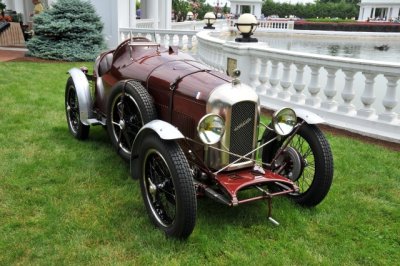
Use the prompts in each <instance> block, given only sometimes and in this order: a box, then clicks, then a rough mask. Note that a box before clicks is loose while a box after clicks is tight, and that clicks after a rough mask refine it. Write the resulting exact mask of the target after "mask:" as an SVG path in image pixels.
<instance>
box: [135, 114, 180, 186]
mask: <svg viewBox="0 0 400 266" xmlns="http://www.w3.org/2000/svg"><path fill="white" fill-rule="evenodd" d="M149 134H157V135H158V136H159V137H160V138H161V139H163V140H176V139H184V138H185V136H183V134H182V133H181V132H180V131H179V130H178V129H177V128H176V127H174V126H173V125H171V124H170V123H167V122H165V121H162V120H153V121H150V122H149V123H147V124H146V125H144V126H143V127H142V128H141V129H140V130H139V132H138V134H137V135H136V137H135V140H134V141H133V144H132V150H131V160H130V162H131V163H130V170H131V175H132V177H133V178H134V179H137V178H139V176H140V173H139V172H138V171H139V160H138V159H139V152H140V145H141V144H142V142H143V140H144V138H145V137H146V136H147V135H149Z"/></svg>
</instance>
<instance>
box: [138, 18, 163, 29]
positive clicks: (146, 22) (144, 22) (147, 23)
mask: <svg viewBox="0 0 400 266" xmlns="http://www.w3.org/2000/svg"><path fill="white" fill-rule="evenodd" d="M157 23H158V22H157V21H156V20H154V19H137V20H136V28H138V29H155V28H157V27H156V25H157Z"/></svg>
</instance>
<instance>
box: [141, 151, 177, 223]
mask: <svg viewBox="0 0 400 266" xmlns="http://www.w3.org/2000/svg"><path fill="white" fill-rule="evenodd" d="M145 162H146V164H145V166H144V178H145V183H146V185H145V188H146V193H147V197H148V201H149V202H150V203H151V207H152V210H153V212H154V215H155V217H157V219H158V221H159V223H161V224H162V225H163V226H169V225H171V223H172V222H173V220H174V219H175V215H176V201H175V189H174V184H173V182H172V179H171V172H170V170H169V168H168V165H167V163H166V162H165V160H164V158H163V157H162V156H161V154H160V153H159V152H157V151H156V150H154V149H152V150H149V151H148V152H147V154H146V157H145Z"/></svg>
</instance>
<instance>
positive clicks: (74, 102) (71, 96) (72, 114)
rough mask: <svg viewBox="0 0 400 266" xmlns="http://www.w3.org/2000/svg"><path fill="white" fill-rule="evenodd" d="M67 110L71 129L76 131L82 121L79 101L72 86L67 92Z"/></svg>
mask: <svg viewBox="0 0 400 266" xmlns="http://www.w3.org/2000/svg"><path fill="white" fill-rule="evenodd" d="M66 111H67V118H68V123H69V126H70V128H71V130H72V131H73V132H74V133H76V132H78V127H79V123H80V114H79V102H78V96H77V94H76V91H75V88H74V87H73V86H70V87H69V88H68V92H67V99H66Z"/></svg>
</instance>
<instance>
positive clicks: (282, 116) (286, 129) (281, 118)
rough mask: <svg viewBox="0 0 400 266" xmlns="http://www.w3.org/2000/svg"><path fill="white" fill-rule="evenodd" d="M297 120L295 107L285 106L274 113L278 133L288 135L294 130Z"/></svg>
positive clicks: (275, 127)
mask: <svg viewBox="0 0 400 266" xmlns="http://www.w3.org/2000/svg"><path fill="white" fill-rule="evenodd" d="M296 122H297V116H296V113H295V112H294V110H293V109H290V108H283V109H281V110H279V111H276V112H275V113H274V114H273V115H272V125H273V127H274V130H275V132H276V134H278V135H281V136H286V135H288V134H290V132H292V130H293V128H294V126H295V125H296Z"/></svg>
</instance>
